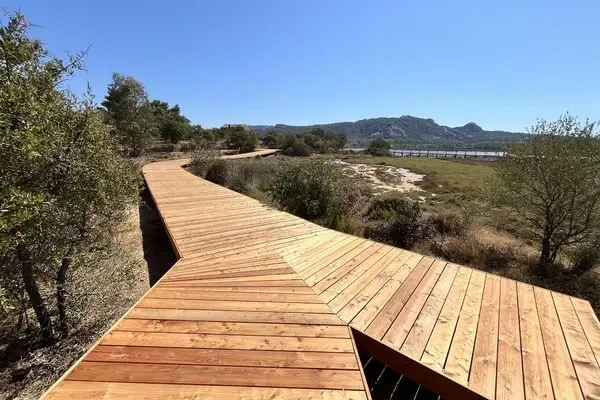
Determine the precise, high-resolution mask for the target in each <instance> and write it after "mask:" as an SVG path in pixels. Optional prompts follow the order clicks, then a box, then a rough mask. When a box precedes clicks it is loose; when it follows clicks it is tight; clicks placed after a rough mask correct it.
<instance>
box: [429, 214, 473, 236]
mask: <svg viewBox="0 0 600 400" xmlns="http://www.w3.org/2000/svg"><path fill="white" fill-rule="evenodd" d="M427 222H428V224H429V225H430V226H431V227H432V229H434V230H435V231H436V232H437V233H438V234H440V235H442V236H463V235H464V234H465V233H466V232H467V230H468V229H469V227H470V226H471V219H470V218H469V216H468V215H466V214H458V213H455V212H450V211H446V212H442V213H439V214H434V215H431V216H429V217H428V219H427Z"/></svg>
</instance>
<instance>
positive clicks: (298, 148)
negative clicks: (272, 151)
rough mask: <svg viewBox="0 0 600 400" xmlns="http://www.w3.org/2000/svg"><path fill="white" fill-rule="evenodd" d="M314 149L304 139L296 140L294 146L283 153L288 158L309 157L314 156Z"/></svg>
mask: <svg viewBox="0 0 600 400" xmlns="http://www.w3.org/2000/svg"><path fill="white" fill-rule="evenodd" d="M312 152H313V151H312V149H311V148H310V146H308V145H307V144H306V143H304V139H296V140H295V141H294V144H293V145H292V146H290V147H288V148H287V149H285V151H284V152H283V154H285V155H286V156H292V157H308V156H310V155H311V154H312Z"/></svg>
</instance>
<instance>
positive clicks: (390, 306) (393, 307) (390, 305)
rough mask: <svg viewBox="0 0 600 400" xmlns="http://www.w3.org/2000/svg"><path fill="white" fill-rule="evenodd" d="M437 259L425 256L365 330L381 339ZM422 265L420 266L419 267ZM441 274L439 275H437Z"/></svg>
mask: <svg viewBox="0 0 600 400" xmlns="http://www.w3.org/2000/svg"><path fill="white" fill-rule="evenodd" d="M434 262H435V260H434V259H433V258H429V257H424V258H423V259H422V260H421V261H420V262H419V265H418V266H417V268H416V269H415V270H414V271H413V273H412V274H410V275H409V277H408V278H407V279H406V281H405V282H404V283H403V284H402V286H400V288H399V289H398V290H397V291H396V293H395V294H394V295H393V296H392V297H391V298H390V299H389V301H388V302H387V303H386V304H385V306H384V307H383V308H382V309H381V311H380V312H379V314H377V316H376V317H375V318H374V319H373V322H371V324H370V325H369V326H368V327H367V329H366V330H365V332H366V333H367V334H368V335H371V336H373V337H374V338H375V339H377V340H381V339H382V338H383V336H384V335H385V333H386V332H387V331H388V330H389V328H390V326H391V325H392V324H393V323H394V321H395V320H396V317H397V316H398V314H400V311H402V309H403V308H404V305H405V304H406V302H408V301H409V300H410V298H411V296H412V294H413V292H414V291H415V290H416V289H417V288H418V287H419V285H420V283H421V281H422V279H424V277H425V276H427V274H428V273H429V271H430V269H431V268H432V265H433V264H434ZM419 267H420V268H419ZM437 276H439V275H437Z"/></svg>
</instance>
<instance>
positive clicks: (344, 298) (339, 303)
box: [328, 248, 402, 313]
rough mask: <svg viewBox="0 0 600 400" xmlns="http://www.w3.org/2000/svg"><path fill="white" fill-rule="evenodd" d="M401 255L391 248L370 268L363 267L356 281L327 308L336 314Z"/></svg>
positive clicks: (398, 251)
mask: <svg viewBox="0 0 600 400" xmlns="http://www.w3.org/2000/svg"><path fill="white" fill-rule="evenodd" d="M401 253H402V251H401V250H399V249H395V248H391V249H390V251H389V252H387V253H386V254H385V255H384V256H383V257H381V258H380V259H379V260H377V261H376V262H375V263H374V264H373V265H371V266H368V267H367V266H365V268H366V270H365V271H364V273H363V274H362V275H360V276H358V277H357V278H356V280H355V281H354V282H352V283H350V284H349V285H348V286H346V287H345V288H344V289H343V290H342V291H341V292H340V293H339V294H338V295H337V296H336V297H334V298H333V299H332V300H331V301H330V302H329V303H328V305H329V308H331V309H332V310H333V312H335V313H338V312H339V311H340V310H341V309H342V308H344V306H345V305H346V304H348V302H350V300H352V299H353V298H354V297H355V296H356V294H357V293H360V292H361V291H362V290H363V289H364V288H365V286H367V285H368V284H369V283H370V282H371V281H372V280H373V279H374V278H375V277H376V276H377V275H378V274H379V273H380V272H381V271H383V270H384V269H386V268H387V266H388V265H390V264H391V263H392V261H394V259H395V258H396V257H398V256H399V255H400V254H401Z"/></svg>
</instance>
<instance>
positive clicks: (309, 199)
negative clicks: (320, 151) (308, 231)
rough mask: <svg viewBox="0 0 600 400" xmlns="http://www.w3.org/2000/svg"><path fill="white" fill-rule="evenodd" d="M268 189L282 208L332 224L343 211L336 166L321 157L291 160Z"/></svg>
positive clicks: (340, 185)
mask: <svg viewBox="0 0 600 400" xmlns="http://www.w3.org/2000/svg"><path fill="white" fill-rule="evenodd" d="M270 192H271V194H272V196H273V200H274V201H275V202H276V204H278V205H279V207H281V208H282V209H284V210H285V211H288V212H290V213H292V214H295V215H297V216H299V217H302V218H306V219H309V220H321V221H323V222H324V223H325V225H327V226H335V225H336V224H337V223H338V221H339V220H340V218H341V216H342V215H343V214H344V197H345V196H344V193H345V185H344V181H343V178H342V175H341V174H340V172H339V170H338V169H337V167H336V166H335V165H333V164H331V163H328V162H327V161H325V160H323V159H320V158H312V159H305V160H293V161H290V162H288V163H286V164H284V165H283V166H282V168H281V169H280V170H279V171H278V172H277V174H276V176H275V180H274V181H273V183H272V185H271V187H270Z"/></svg>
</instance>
